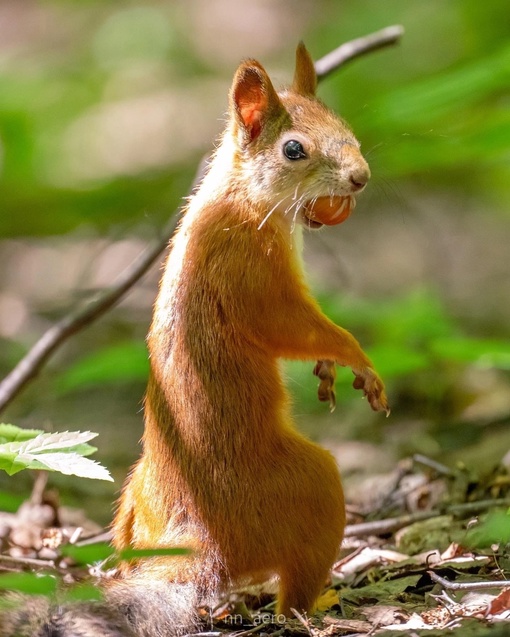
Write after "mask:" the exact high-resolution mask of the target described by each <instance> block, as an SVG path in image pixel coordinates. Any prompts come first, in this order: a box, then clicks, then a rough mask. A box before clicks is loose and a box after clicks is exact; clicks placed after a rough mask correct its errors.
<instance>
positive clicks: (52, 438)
mask: <svg viewBox="0 0 510 637" xmlns="http://www.w3.org/2000/svg"><path fill="white" fill-rule="evenodd" d="M96 436H97V434H96V433H93V432H90V431H84V432H79V431H73V432H68V431H65V432H61V433H40V434H38V435H36V436H35V437H34V438H31V439H29V440H23V441H18V442H7V443H4V444H0V469H3V470H4V471H6V472H7V473H8V474H9V475H13V474H15V473H17V472H18V471H21V470H22V469H44V470H48V471H59V472H60V473H63V474H64V475H76V476H80V477H82V478H93V479H97V480H109V481H113V478H112V477H111V476H110V474H109V473H108V471H107V470H106V469H105V468H104V467H103V466H101V465H100V464H99V463H97V462H94V461H93V460H89V459H87V458H84V457H83V456H86V455H90V454H91V453H93V452H94V451H96V448H95V447H92V446H90V445H88V444H87V441H88V440H91V439H92V438H95V437H96Z"/></svg>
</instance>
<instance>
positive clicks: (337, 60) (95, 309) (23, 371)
mask: <svg viewBox="0 0 510 637" xmlns="http://www.w3.org/2000/svg"><path fill="white" fill-rule="evenodd" d="M402 33H403V28H402V27H399V26H392V27H388V28H387V29H382V30H381V31H377V32H376V33H372V34H370V35H367V36H365V37H363V38H358V39H356V40H352V41H351V42H346V43H345V44H342V45H341V46H340V47H338V49H335V51H332V52H331V53H329V54H327V55H325V56H324V57H323V58H321V59H320V60H318V61H317V62H316V63H315V68H316V71H317V76H318V79H319V80H321V79H322V78H324V77H325V76H326V75H328V74H330V73H331V72H333V71H335V70H337V69H339V68H340V67H341V66H343V65H344V64H346V63H347V62H349V61H350V60H353V59H355V58H357V57H359V56H361V55H364V54H365V53H369V52H370V51H373V50H375V49H379V48H381V47H384V46H387V45H389V44H394V43H395V42H397V41H398V39H399V38H400V37H401V35H402ZM204 172H205V163H204V161H202V162H201V164H200V166H199V168H198V170H197V174H196V176H195V179H194V181H193V186H192V189H193V188H194V187H195V186H196V184H197V183H198V182H199V181H200V180H201V178H202V176H203V174H204ZM178 213H179V210H176V211H175V212H174V213H173V215H172V217H171V221H170V224H169V226H168V227H167V228H166V229H165V231H164V234H163V238H162V239H161V240H160V241H158V242H157V243H156V244H155V245H154V246H152V247H150V248H148V249H147V250H146V251H145V252H144V253H142V255H140V257H139V258H138V259H137V260H136V261H135V262H134V263H133V264H132V265H131V266H130V267H129V268H127V269H126V270H125V271H124V272H123V273H122V274H121V275H120V276H119V278H118V279H117V281H116V283H115V284H114V285H113V286H112V287H111V288H110V289H108V290H106V291H105V292H103V293H102V294H100V295H99V296H97V297H96V298H95V299H93V300H91V301H90V302H89V303H88V304H86V305H85V306H84V307H79V308H78V309H76V310H74V311H73V312H71V313H70V314H68V315H67V316H65V317H64V318H62V319H61V320H60V321H58V322H57V323H55V325H53V326H52V327H51V328H50V329H49V330H48V331H47V332H45V333H44V334H43V335H42V336H41V338H40V339H39V340H38V341H37V342H36V343H35V345H34V346H33V347H32V348H31V349H30V351H29V352H28V353H27V354H26V355H25V356H24V358H22V359H21V360H20V362H19V363H18V364H17V365H16V367H15V368H14V369H13V370H12V371H11V372H10V374H8V375H7V376H6V377H5V378H4V380H3V381H2V382H1V383H0V413H1V412H2V411H3V410H4V409H5V408H6V407H7V405H8V404H9V403H11V402H12V400H13V399H14V398H15V397H16V396H17V395H18V394H19V393H20V392H21V390H22V389H23V388H24V387H25V386H26V385H27V384H28V383H29V382H30V381H31V380H32V379H33V378H35V377H36V376H37V374H38V373H39V372H40V371H41V369H42V368H43V367H44V365H45V363H46V361H47V360H48V359H49V358H50V356H51V355H52V354H53V352H55V350H56V349H58V348H59V347H60V346H61V345H62V344H63V343H64V342H65V341H66V340H67V339H68V338H69V337H70V336H72V335H73V334H76V332H79V331H80V330H81V329H83V328H84V327H86V326H88V325H90V324H91V323H93V322H94V321H95V320H97V319H98V318H99V317H101V316H102V315H103V314H105V313H106V312H107V311H108V310H109V309H110V308H112V307H113V306H114V305H115V304H116V303H118V302H119V301H120V300H121V299H122V297H123V296H124V295H125V294H126V293H127V292H128V291H129V290H130V289H131V288H132V287H133V286H134V284H135V283H136V282H137V281H139V280H140V279H141V277H142V276H143V275H144V274H145V273H146V272H147V270H148V269H149V268H150V267H151V266H152V264H153V263H154V262H155V261H156V259H157V258H158V257H159V256H160V254H161V253H162V252H163V251H164V250H165V248H166V246H167V245H168V241H169V237H170V236H171V235H172V233H173V231H174V229H175V226H176V223H177V218H178Z"/></svg>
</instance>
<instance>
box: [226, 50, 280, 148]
mask: <svg viewBox="0 0 510 637" xmlns="http://www.w3.org/2000/svg"><path fill="white" fill-rule="evenodd" d="M279 109H283V106H282V103H281V102H280V98H279V97H278V95H277V93H276V91H275V89H274V87H273V85H272V83H271V80H270V79H269V76H268V74H267V73H266V71H265V70H264V68H263V67H262V66H261V65H260V64H259V63H258V62H257V61H255V60H248V61H247V62H244V63H243V64H241V66H240V67H239V68H238V69H237V72H236V74H235V76H234V81H233V82H232V88H231V89H230V110H231V114H232V115H233V116H234V117H235V119H236V120H237V122H238V123H239V124H240V125H241V128H242V130H243V136H244V137H245V139H246V141H247V142H248V143H249V142H252V141H253V140H254V139H256V138H257V137H258V136H259V135H260V132H261V131H262V127H263V125H264V122H265V121H266V119H267V118H268V116H269V115H273V114H274V113H275V112H277V111H278V110H279Z"/></svg>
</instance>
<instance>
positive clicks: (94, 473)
mask: <svg viewBox="0 0 510 637" xmlns="http://www.w3.org/2000/svg"><path fill="white" fill-rule="evenodd" d="M17 459H18V460H19V461H22V462H25V461H26V462H27V468H29V469H49V470H50V471H59V472H60V473H63V474H64V475H66V476H79V477H80V478H91V479H95V480H108V481H109V482H113V478H112V477H111V475H110V473H109V471H108V470H107V469H106V468H105V467H103V466H102V465H101V464H99V463H98V462H95V461H94V460H89V459H88V458H84V457H83V456H80V455H78V454H77V453H72V452H71V453H41V454H38V455H36V454H30V453H24V454H21V455H20V456H18V458H17ZM41 465H42V466H41Z"/></svg>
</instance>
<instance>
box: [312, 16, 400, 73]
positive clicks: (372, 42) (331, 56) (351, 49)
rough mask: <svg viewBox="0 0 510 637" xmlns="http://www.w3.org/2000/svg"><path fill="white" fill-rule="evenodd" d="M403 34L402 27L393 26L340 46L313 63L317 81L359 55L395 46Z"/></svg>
mask: <svg viewBox="0 0 510 637" xmlns="http://www.w3.org/2000/svg"><path fill="white" fill-rule="evenodd" d="M403 34H404V27H402V26H400V25H398V24H395V25H393V26H391V27H386V28H385V29H381V30H380V31H376V32H375V33H370V34H369V35H366V36H364V37H362V38H357V39H356V40H351V41H350V42H346V43H345V44H341V45H340V46H339V47H338V49H335V50H334V51H331V53H328V54H327V55H325V56H324V57H322V58H321V59H320V60H317V62H315V71H316V73H317V77H318V79H319V80H322V79H324V78H325V77H326V76H328V75H329V74H330V73H332V72H333V71H336V70H337V69H339V68H340V67H341V66H344V65H345V64H347V62H350V61H351V60H354V59H356V58H357V57H360V56H361V55H365V54H366V53H370V52H371V51H375V50H376V49H381V48H383V47H386V46H389V45H391V44H396V43H397V42H398V41H399V40H400V38H401V37H402V35H403Z"/></svg>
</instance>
